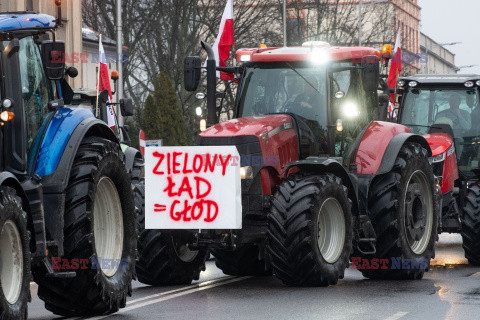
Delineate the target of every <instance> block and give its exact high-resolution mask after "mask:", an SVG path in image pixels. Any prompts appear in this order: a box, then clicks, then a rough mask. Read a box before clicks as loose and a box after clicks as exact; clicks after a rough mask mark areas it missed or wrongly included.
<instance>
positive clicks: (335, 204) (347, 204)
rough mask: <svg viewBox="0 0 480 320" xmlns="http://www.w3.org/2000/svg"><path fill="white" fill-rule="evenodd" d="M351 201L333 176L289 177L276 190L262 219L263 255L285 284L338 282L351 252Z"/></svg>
mask: <svg viewBox="0 0 480 320" xmlns="http://www.w3.org/2000/svg"><path fill="white" fill-rule="evenodd" d="M352 220H353V218H352V211H351V201H350V199H349V198H348V193H347V188H346V187H345V186H344V185H343V183H342V180H341V179H340V178H339V177H337V176H335V175H333V174H330V173H328V174H321V175H313V176H312V175H310V176H308V175H307V176H302V175H294V176H292V177H289V178H286V179H285V180H284V181H283V182H282V183H281V184H280V186H279V187H278V190H277V191H276V192H275V195H274V197H273V200H272V208H271V212H270V214H269V215H268V226H269V230H268V240H269V244H268V247H267V248H268V253H269V254H270V256H271V262H272V268H273V272H274V274H275V275H276V276H277V278H279V279H280V280H282V281H283V282H284V283H285V284H289V285H297V286H328V285H332V284H336V283H337V282H338V279H339V278H340V279H341V278H343V276H344V272H345V269H346V268H347V266H348V259H349V257H350V254H351V253H352V246H353V226H352Z"/></svg>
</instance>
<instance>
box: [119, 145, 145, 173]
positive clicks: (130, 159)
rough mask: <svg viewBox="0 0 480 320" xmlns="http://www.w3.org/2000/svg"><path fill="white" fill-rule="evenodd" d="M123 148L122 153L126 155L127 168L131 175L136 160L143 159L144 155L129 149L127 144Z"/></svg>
mask: <svg viewBox="0 0 480 320" xmlns="http://www.w3.org/2000/svg"><path fill="white" fill-rule="evenodd" d="M121 146H122V151H123V153H124V154H125V166H126V167H127V172H128V173H131V172H132V169H133V163H134V162H135V159H142V154H141V153H140V151H138V150H137V149H135V148H132V147H129V146H127V145H125V144H122V145H121Z"/></svg>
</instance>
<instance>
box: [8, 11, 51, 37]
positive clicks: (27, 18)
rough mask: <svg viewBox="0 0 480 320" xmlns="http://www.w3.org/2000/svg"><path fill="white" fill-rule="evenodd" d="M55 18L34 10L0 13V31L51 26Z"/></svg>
mask: <svg viewBox="0 0 480 320" xmlns="http://www.w3.org/2000/svg"><path fill="white" fill-rule="evenodd" d="M53 27H55V18H54V17H52V16H49V15H46V14H39V13H35V12H2V13H0V32H2V31H8V30H14V29H35V28H53Z"/></svg>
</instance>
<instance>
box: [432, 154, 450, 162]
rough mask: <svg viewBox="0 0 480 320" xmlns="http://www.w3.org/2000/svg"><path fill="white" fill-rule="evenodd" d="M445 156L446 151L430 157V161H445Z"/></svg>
mask: <svg viewBox="0 0 480 320" xmlns="http://www.w3.org/2000/svg"><path fill="white" fill-rule="evenodd" d="M446 156H447V153H446V152H444V153H440V154H437V155H436V156H434V157H432V162H433V163H437V162H442V161H445V158H446Z"/></svg>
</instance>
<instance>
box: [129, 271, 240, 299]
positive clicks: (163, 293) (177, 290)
mask: <svg viewBox="0 0 480 320" xmlns="http://www.w3.org/2000/svg"><path fill="white" fill-rule="evenodd" d="M233 278H235V277H232V276H229V277H222V278H220V279H215V280H209V281H205V282H201V283H197V284H192V285H190V286H188V287H182V288H178V289H174V290H170V291H165V292H160V293H156V294H152V295H149V296H146V297H142V298H138V299H134V300H130V301H127V305H130V304H133V303H138V302H140V301H145V300H149V299H153V298H157V297H161V296H165V295H169V294H172V293H177V292H180V291H186V290H188V289H193V288H198V287H204V286H208V285H211V284H213V283H218V282H222V281H226V280H229V279H233Z"/></svg>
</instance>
